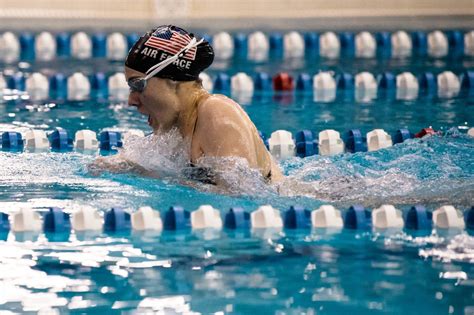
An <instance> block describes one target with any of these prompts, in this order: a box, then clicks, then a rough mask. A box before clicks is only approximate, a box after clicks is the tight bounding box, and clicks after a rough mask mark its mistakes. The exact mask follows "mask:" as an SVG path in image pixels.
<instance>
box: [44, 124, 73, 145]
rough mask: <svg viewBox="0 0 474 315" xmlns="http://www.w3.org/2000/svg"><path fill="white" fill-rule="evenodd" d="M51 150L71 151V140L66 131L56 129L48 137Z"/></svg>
mask: <svg viewBox="0 0 474 315" xmlns="http://www.w3.org/2000/svg"><path fill="white" fill-rule="evenodd" d="M48 138H49V142H50V144H51V149H53V150H57V151H71V150H72V149H73V140H72V137H71V136H70V135H69V133H68V132H67V130H65V129H62V128H56V130H54V131H53V132H52V133H51V134H50V135H49V136H48Z"/></svg>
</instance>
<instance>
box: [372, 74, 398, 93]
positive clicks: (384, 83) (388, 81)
mask: <svg viewBox="0 0 474 315" xmlns="http://www.w3.org/2000/svg"><path fill="white" fill-rule="evenodd" d="M377 82H378V88H379V89H384V90H386V91H394V90H395V89H396V88H397V84H396V80H395V75H394V74H393V73H391V72H384V73H382V74H380V75H378V76H377Z"/></svg>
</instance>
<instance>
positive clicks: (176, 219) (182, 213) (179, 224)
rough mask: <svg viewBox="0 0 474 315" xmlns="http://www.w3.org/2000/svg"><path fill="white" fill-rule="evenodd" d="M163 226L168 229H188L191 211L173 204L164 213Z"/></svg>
mask: <svg viewBox="0 0 474 315" xmlns="http://www.w3.org/2000/svg"><path fill="white" fill-rule="evenodd" d="M163 228H164V229H165V230H168V231H176V230H188V229H190V228H191V213H190V212H189V211H187V210H185V209H184V208H183V207H179V206H173V207H170V208H169V209H168V211H166V213H165V222H164V225H163Z"/></svg>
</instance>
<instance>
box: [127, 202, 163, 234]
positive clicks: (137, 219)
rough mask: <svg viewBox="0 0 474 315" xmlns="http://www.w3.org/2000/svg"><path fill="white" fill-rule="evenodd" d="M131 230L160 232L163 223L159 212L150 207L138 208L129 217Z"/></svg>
mask: <svg viewBox="0 0 474 315" xmlns="http://www.w3.org/2000/svg"><path fill="white" fill-rule="evenodd" d="M131 222H132V228H133V229H134V230H138V231H143V230H153V231H161V230H162V229H163V221H162V220H161V216H160V212H158V211H156V210H154V209H152V208H151V207H140V208H138V210H137V211H136V212H134V213H132V215H131Z"/></svg>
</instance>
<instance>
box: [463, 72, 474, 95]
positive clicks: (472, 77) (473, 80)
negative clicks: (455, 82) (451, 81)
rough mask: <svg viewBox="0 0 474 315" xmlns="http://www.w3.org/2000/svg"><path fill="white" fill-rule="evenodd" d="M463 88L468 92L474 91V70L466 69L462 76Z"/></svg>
mask: <svg viewBox="0 0 474 315" xmlns="http://www.w3.org/2000/svg"><path fill="white" fill-rule="evenodd" d="M460 81H461V89H462V90H464V91H466V92H469V93H471V92H474V71H470V70H466V71H464V72H463V73H462V74H461V76H460Z"/></svg>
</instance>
